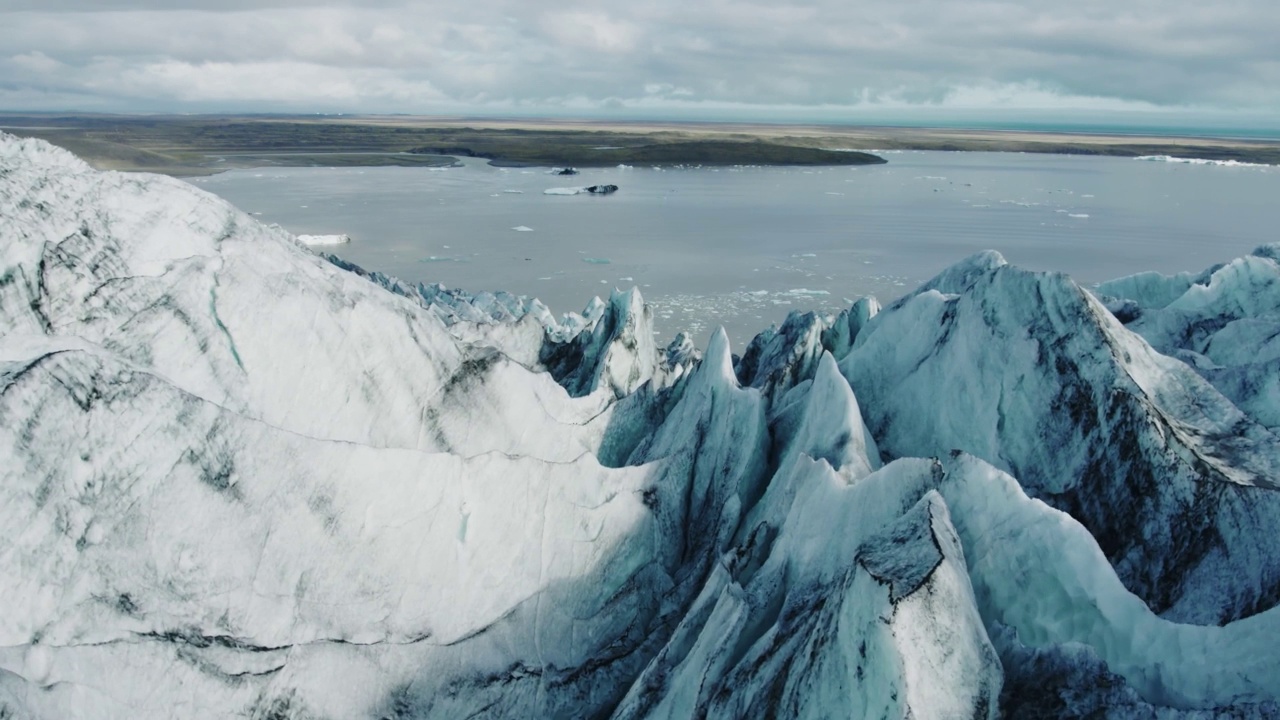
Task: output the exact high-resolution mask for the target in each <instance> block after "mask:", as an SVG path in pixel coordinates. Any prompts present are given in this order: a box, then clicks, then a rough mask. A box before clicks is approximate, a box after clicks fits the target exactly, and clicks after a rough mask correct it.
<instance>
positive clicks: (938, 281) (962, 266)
mask: <svg viewBox="0 0 1280 720" xmlns="http://www.w3.org/2000/svg"><path fill="white" fill-rule="evenodd" d="M1008 264H1009V263H1008V262H1007V261H1006V260H1005V259H1004V256H1003V255H1001V254H1000V253H999V252H996V251H995V250H983V251H982V252H978V253H974V254H973V255H970V256H969V257H967V258H965V259H964V260H961V261H960V262H958V263H956V264H955V265H952V266H951V267H949V268H947V269H946V270H943V271H942V272H941V273H938V274H937V275H936V276H934V278H933V279H932V280H930V281H928V282H926V283H925V284H924V285H922V286H920V290H918V291H917V292H920V291H923V290H937V291H938V292H941V293H945V294H950V295H956V294H959V293H962V292H964V291H965V290H968V289H969V288H970V287H972V286H973V284H974V283H975V282H977V280H978V279H979V278H981V277H983V276H985V275H988V274H990V273H992V272H994V271H996V270H998V269H1000V268H1002V267H1005V266H1006V265H1008Z"/></svg>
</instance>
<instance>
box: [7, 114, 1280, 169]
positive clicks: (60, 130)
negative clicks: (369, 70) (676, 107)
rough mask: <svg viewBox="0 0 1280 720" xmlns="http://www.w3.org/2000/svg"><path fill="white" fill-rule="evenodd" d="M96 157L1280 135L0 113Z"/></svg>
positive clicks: (634, 157) (609, 162)
mask: <svg viewBox="0 0 1280 720" xmlns="http://www.w3.org/2000/svg"><path fill="white" fill-rule="evenodd" d="M0 130H4V131H6V132H9V133H12V134H15V135H19V136H27V137H40V138H44V139H46V140H48V141H50V142H52V143H54V144H56V145H60V146H62V147H65V148H67V149H68V150H71V151H72V152H75V153H76V154H78V155H80V156H81V157H83V158H84V159H85V160H87V161H88V162H89V163H90V164H92V165H94V166H95V167H97V168H99V169H111V170H129V171H149V172H159V173H165V174H169V175H175V176H191V175H209V174H213V173H217V172H221V171H223V170H229V169H235V168H251V167H264V166H293V167H298V166H302V167H305V166H322V167H334V166H345V167H353V166H383V165H399V166H441V165H452V164H454V163H455V162H457V158H458V157H474V158H483V159H486V160H488V161H490V162H491V164H494V165H505V166H552V167H556V166H574V167H608V166H614V165H619V164H626V165H660V166H671V165H805V166H816V165H866V164H878V163H883V162H885V160H884V159H883V158H881V157H878V156H876V155H874V154H872V153H874V152H875V150H871V151H867V152H859V151H856V150H852V149H854V148H856V149H862V148H877V149H878V150H881V151H884V150H947V151H1006V152H1031V153H1061V154H1076V155H1110V156H1120V157H1138V156H1145V155H1170V156H1175V157H1187V158H1202V159H1206V160H1235V161H1238V162H1249V163H1262V164H1273V165H1280V143H1277V142H1267V141H1252V140H1239V139H1220V140H1219V139H1206V138H1168V137H1145V138H1144V137H1133V136H1108V135H1082V134H1073V133H1046V132H1020V131H981V130H957V129H929V128H888V127H841V126H799V125H793V126H781V125H779V126H771V125H734V124H715V123H604V122H573V121H550V120H545V121H539V120H505V121H502V120H478V119H446V118H419V117H411V116H252V115H241V116H235V115H182V116H151V115H78V114H54V113H25V114H19V113H5V114H0Z"/></svg>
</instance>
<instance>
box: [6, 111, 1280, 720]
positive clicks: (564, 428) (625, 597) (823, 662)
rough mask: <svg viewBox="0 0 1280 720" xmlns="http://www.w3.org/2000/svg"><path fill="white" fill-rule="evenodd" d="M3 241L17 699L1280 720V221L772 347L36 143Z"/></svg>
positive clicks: (1026, 277)
mask: <svg viewBox="0 0 1280 720" xmlns="http://www.w3.org/2000/svg"><path fill="white" fill-rule="evenodd" d="M0 233H3V235H2V236H0V239H2V240H3V242H0V524H2V526H3V527H4V528H5V529H6V532H5V533H4V534H3V535H0V587H3V588H4V593H3V595H2V596H0V717H15V718H28V717H30V718H61V717H77V716H90V715H92V716H96V717H121V718H125V717H127V718H147V717H156V718H160V717H173V716H181V717H211V718H212V717H226V716H237V715H241V716H247V717H272V718H319V717H377V718H382V717H393V718H411V717H432V718H434V717H481V716H483V717H509V718H524V717H615V718H689V717H706V718H741V717H769V716H773V717H813V718H818V717H824V718H825V717H858V718H861V717H872V716H876V717H879V716H883V717H899V718H906V717H915V718H951V717H966V718H974V717H978V718H995V717H1001V716H1009V715H1011V714H1012V715H1015V716H1016V715H1017V714H1018V713H1019V712H1031V711H1033V710H1037V709H1038V710H1039V711H1040V712H1042V713H1051V714H1054V715H1056V716H1061V717H1084V716H1091V717H1096V716H1098V715H1099V714H1101V715H1104V716H1113V717H1157V716H1158V717H1208V716H1211V715H1212V714H1215V713H1220V712H1227V713H1231V714H1233V715H1235V716H1241V717H1274V716H1277V715H1280V706H1278V705H1277V701H1278V700H1280V652H1278V651H1277V650H1275V649H1274V644H1273V643H1272V640H1273V638H1274V637H1276V636H1277V631H1280V628H1278V627H1277V623H1280V615H1278V614H1277V613H1280V610H1277V609H1275V606H1276V605H1277V596H1278V594H1280V553H1276V552H1275V551H1274V548H1273V545H1274V543H1273V542H1272V538H1274V536H1275V532H1276V529H1277V528H1278V527H1280V516H1278V513H1280V506H1278V505H1277V490H1276V488H1275V484H1276V481H1277V478H1278V477H1280V475H1278V474H1277V465H1278V464H1280V456H1278V455H1277V439H1276V437H1275V436H1274V435H1273V434H1272V431H1271V429H1270V428H1273V427H1275V426H1276V415H1275V413H1276V412H1277V411H1276V410H1275V407H1276V404H1275V403H1274V402H1273V401H1272V399H1273V398H1274V394H1273V393H1274V392H1275V388H1276V387H1278V386H1280V384H1277V383H1276V382H1275V378H1276V375H1275V373H1276V370H1277V368H1280V350H1278V349H1277V348H1280V346H1277V345H1275V342H1274V340H1273V338H1274V337H1275V335H1276V333H1275V332H1273V331H1272V330H1271V328H1272V326H1273V325H1274V323H1276V322H1280V320H1278V319H1277V317H1280V316H1277V314H1276V313H1277V310H1276V309H1277V308H1280V296H1278V295H1275V292H1276V288H1277V287H1280V283H1277V282H1276V280H1277V279H1280V266H1277V265H1276V257H1277V255H1280V250H1276V249H1275V248H1274V247H1264V248H1260V249H1259V250H1258V251H1256V252H1255V253H1254V254H1253V255H1252V256H1250V257H1248V258H1243V259H1240V260H1236V261H1232V262H1229V263H1227V264H1225V265H1222V266H1218V267H1215V268H1211V269H1210V270H1208V271H1206V272H1204V273H1200V274H1197V275H1191V274H1187V275H1183V276H1176V277H1172V278H1165V277H1163V276H1155V275H1144V276H1138V277H1134V278H1129V279H1122V280H1119V281H1115V282H1112V283H1105V284H1103V285H1101V286H1099V287H1098V288H1097V289H1096V291H1095V292H1096V294H1097V296H1098V297H1097V298H1095V296H1094V295H1092V294H1090V293H1089V292H1088V291H1085V290H1083V289H1082V288H1080V287H1079V286H1077V285H1076V284H1075V283H1073V282H1072V281H1071V280H1070V279H1069V278H1066V277H1065V276H1062V275H1055V274H1046V273H1031V272H1026V271H1023V270H1020V269H1018V268H1014V267H1011V266H1009V265H1007V264H1006V263H1005V262H1004V260H1003V258H1001V257H1000V256H999V255H998V254H996V253H983V254H980V255H977V256H974V257H972V258H970V259H968V260H966V261H964V262H961V263H959V264H957V265H955V266H953V267H952V268H950V269H948V270H947V271H945V272H943V273H942V274H940V275H939V276H938V277H937V278H935V279H933V280H931V281H930V282H928V283H926V284H925V285H924V286H923V287H922V288H920V289H919V290H917V291H916V292H914V293H912V294H910V295H908V296H906V297H905V298H903V299H901V300H899V301H898V302H895V303H893V304H892V305H890V306H888V307H886V308H881V307H880V305H879V304H878V303H877V302H876V301H875V300H874V299H870V298H863V299H861V300H858V301H857V302H855V303H853V304H852V306H851V307H850V308H849V309H848V310H847V311H844V312H841V313H839V314H837V315H823V314H817V313H803V312H795V313H792V314H791V315H789V316H788V317H787V319H786V320H785V321H784V322H783V323H782V324H781V325H780V326H779V327H776V328H772V329H770V330H768V331H766V332H764V333H762V334H761V335H759V336H757V337H756V338H755V340H753V341H752V342H751V343H750V344H749V345H748V346H747V347H746V348H745V349H744V351H743V354H742V356H741V357H735V356H734V355H733V354H732V352H731V349H730V347H729V342H728V339H727V337H726V336H725V334H724V333H723V331H718V332H715V333H713V334H712V335H711V338H710V340H709V342H708V344H707V346H706V348H705V350H704V351H700V350H699V349H698V347H697V346H696V345H695V343H694V341H693V339H692V338H690V337H689V336H687V335H684V334H681V335H679V336H677V337H676V339H675V340H674V341H673V342H672V343H671V344H670V345H668V346H667V347H660V346H658V345H657V344H655V342H654V340H653V337H654V335H653V325H652V323H653V318H652V313H651V312H650V310H649V309H648V307H647V306H646V305H645V302H644V300H643V298H642V297H641V296H640V293H639V291H638V290H635V289H631V290H625V291H615V292H613V293H612V294H611V295H610V296H609V297H608V298H607V299H602V298H596V299H594V300H593V301H592V302H590V303H589V304H588V305H587V307H586V308H585V309H584V311H583V312H582V313H570V314H568V315H565V316H562V317H555V316H554V315H553V314H552V313H551V312H550V310H549V309H548V308H546V306H545V305H543V304H542V303H540V302H538V301H537V300H534V299H531V298H524V297H518V296H514V295H510V294H507V293H501V292H493V293H488V292H481V293H468V292H464V291H460V290H456V289H449V288H445V287H443V286H438V285H425V284H419V285H410V284H407V283H402V282H400V281H399V280H397V279H395V278H392V277H388V276H386V275H384V274H381V273H378V272H376V271H367V270H364V269H362V268H358V267H356V266H354V265H351V264H350V263H347V262H345V261H343V260H342V259H341V258H338V257H335V256H332V255H326V254H324V253H323V252H316V251H314V250H309V249H307V248H306V247H305V246H304V245H302V244H299V243H298V242H297V241H296V240H295V238H294V237H293V236H291V235H289V234H288V233H287V232H285V231H283V230H281V229H279V228H273V227H267V226H263V225H261V224H260V223H258V222H256V221H255V220H253V219H252V218H251V217H249V216H246V215H244V214H243V213H240V212H239V211H237V210H235V209H234V208H232V207H230V206H228V205H227V204H225V203H223V202H222V201H220V200H218V199H217V198H214V197H213V196H210V195H208V194H205V193H203V192H201V191H199V190H197V189H195V188H193V187H191V186H190V185H187V184H184V183H182V182H179V181H176V180H171V179H168V178H162V177H154V176H147V175H125V174H118V173H99V172H95V171H93V170H91V169H90V168H88V167H87V166H86V165H84V164H83V163H82V162H80V161H79V160H77V159H76V158H74V157H73V156H72V155H70V154H69V153H66V152H64V151H61V150H58V149H56V148H53V147H52V146H49V145H47V144H45V143H43V142H39V141H33V140H18V139H16V138H12V137H9V136H5V135H0ZM1122 320H1123V321H1124V323H1125V324H1122V323H1121V321H1122ZM1038 673H1042V675H1039V674H1038ZM1042 681H1043V682H1042Z"/></svg>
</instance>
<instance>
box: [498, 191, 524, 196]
mask: <svg viewBox="0 0 1280 720" xmlns="http://www.w3.org/2000/svg"><path fill="white" fill-rule="evenodd" d="M502 192H504V193H507V194H509V195H523V194H524V191H523V190H503V191H502Z"/></svg>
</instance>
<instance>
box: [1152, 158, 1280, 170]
mask: <svg viewBox="0 0 1280 720" xmlns="http://www.w3.org/2000/svg"><path fill="white" fill-rule="evenodd" d="M1134 160H1146V161H1148V162H1167V163H1179V164H1182V165H1217V166H1219V167H1253V168H1261V167H1270V166H1269V165H1266V164H1265V163H1250V162H1241V161H1239V160H1209V159H1207V158H1184V157H1174V156H1172V155H1142V156H1139V157H1136V158H1134Z"/></svg>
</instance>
